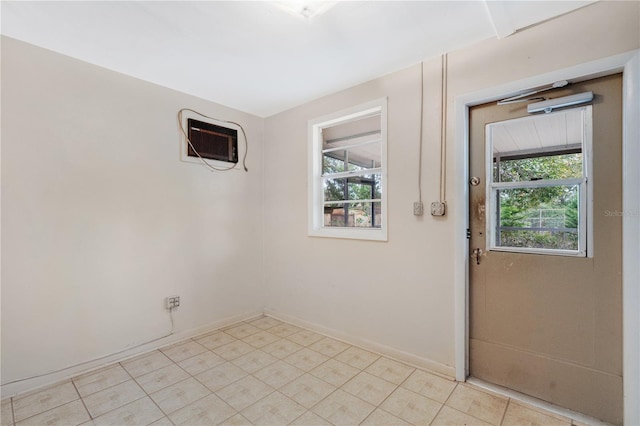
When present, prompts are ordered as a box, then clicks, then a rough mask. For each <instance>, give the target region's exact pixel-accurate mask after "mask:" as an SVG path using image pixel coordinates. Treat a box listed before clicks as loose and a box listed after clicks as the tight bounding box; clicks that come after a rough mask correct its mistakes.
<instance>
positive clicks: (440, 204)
mask: <svg viewBox="0 0 640 426" xmlns="http://www.w3.org/2000/svg"><path fill="white" fill-rule="evenodd" d="M446 207H447V205H446V204H445V202H444V201H434V202H433V203H431V216H444V214H445V212H446Z"/></svg>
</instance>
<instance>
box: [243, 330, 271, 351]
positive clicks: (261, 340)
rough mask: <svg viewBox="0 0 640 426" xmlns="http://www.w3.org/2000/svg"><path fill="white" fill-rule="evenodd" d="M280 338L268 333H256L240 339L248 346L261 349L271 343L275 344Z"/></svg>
mask: <svg viewBox="0 0 640 426" xmlns="http://www.w3.org/2000/svg"><path fill="white" fill-rule="evenodd" d="M280 339H281V338H280V337H278V336H276V335H275V334H271V333H269V332H268V331H264V330H262V331H258V332H257V333H256V334H252V335H251V336H248V337H245V338H244V339H242V341H243V342H245V343H248V344H250V345H251V346H253V347H254V348H262V347H263V346H267V345H268V344H271V343H273V342H277V341H278V340H280Z"/></svg>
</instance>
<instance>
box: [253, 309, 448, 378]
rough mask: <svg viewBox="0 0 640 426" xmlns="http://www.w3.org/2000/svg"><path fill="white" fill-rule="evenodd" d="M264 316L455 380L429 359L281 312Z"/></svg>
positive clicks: (444, 368)
mask: <svg viewBox="0 0 640 426" xmlns="http://www.w3.org/2000/svg"><path fill="white" fill-rule="evenodd" d="M264 314H265V315H268V316H270V317H273V318H276V319H279V320H282V321H285V322H288V323H291V324H293V325H297V326H299V327H302V328H306V329H308V330H311V331H314V332H317V333H320V334H323V335H325V336H327V337H331V338H333V339H336V340H341V341H343V342H345V343H349V344H351V345H355V346H358V347H361V348H362V349H366V350H368V351H372V352H376V353H379V354H381V355H384V356H386V357H388V358H392V359H395V360H397V361H401V362H404V363H406V364H409V365H411V366H413V367H417V368H421V369H423V370H429V371H430V372H433V373H436V374H440V375H442V376H444V377H445V378H447V379H454V378H455V369H454V368H453V367H452V366H449V365H445V364H441V363H439V362H436V361H433V360H431V359H428V358H423V357H420V356H417V355H414V354H411V353H409V352H404V351H401V350H398V349H395V348H392V347H390V346H386V345H383V344H381V343H377V342H373V341H371V340H367V339H363V338H361V337H358V336H356V335H353V334H350V333H346V332H344V331H341V330H335V329H332V328H328V327H324V326H322V325H319V324H315V323H312V322H309V321H305V320H301V319H299V318H296V317H294V316H291V315H288V314H284V313H282V312H277V311H274V310H269V309H265V311H264Z"/></svg>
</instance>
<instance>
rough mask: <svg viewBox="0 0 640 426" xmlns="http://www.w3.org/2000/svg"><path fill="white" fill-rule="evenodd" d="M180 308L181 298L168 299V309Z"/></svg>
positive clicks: (171, 297) (172, 297) (170, 297)
mask: <svg viewBox="0 0 640 426" xmlns="http://www.w3.org/2000/svg"><path fill="white" fill-rule="evenodd" d="M178 307H180V296H169V297H167V309H169V310H171V309H178Z"/></svg>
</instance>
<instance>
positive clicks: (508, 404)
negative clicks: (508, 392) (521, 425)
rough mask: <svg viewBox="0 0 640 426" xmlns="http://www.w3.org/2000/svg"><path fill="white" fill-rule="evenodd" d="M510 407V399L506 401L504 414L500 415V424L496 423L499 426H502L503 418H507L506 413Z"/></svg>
mask: <svg viewBox="0 0 640 426" xmlns="http://www.w3.org/2000/svg"><path fill="white" fill-rule="evenodd" d="M510 405H511V398H509V399H507V406H506V407H504V412H503V413H502V417H501V418H500V423H498V424H499V425H500V426H502V423H504V419H505V417H507V411H508V410H509V406H510Z"/></svg>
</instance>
